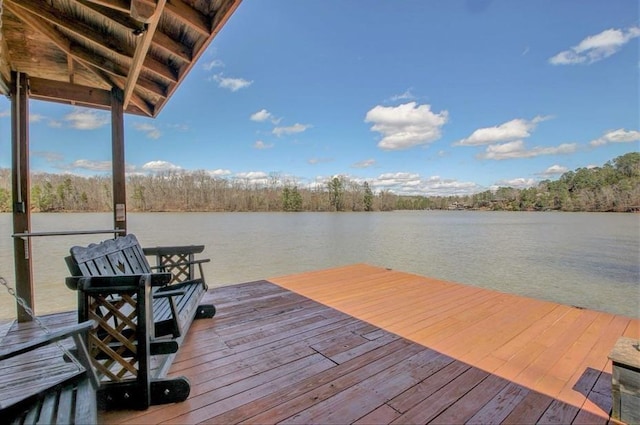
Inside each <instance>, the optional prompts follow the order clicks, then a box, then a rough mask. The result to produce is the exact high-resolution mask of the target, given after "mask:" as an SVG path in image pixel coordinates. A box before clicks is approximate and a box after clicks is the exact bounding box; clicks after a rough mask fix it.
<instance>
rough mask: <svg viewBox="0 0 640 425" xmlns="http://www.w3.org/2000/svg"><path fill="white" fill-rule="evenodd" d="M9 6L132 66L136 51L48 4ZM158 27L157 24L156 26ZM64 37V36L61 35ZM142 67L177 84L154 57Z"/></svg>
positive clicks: (12, 0) (24, 1)
mask: <svg viewBox="0 0 640 425" xmlns="http://www.w3.org/2000/svg"><path fill="white" fill-rule="evenodd" d="M5 1H6V2H7V4H11V5H14V7H12V8H11V11H12V12H14V11H15V9H16V8H21V9H23V10H25V11H27V12H28V13H30V14H32V15H34V16H37V17H40V18H41V19H44V20H45V21H47V22H50V23H51V24H53V25H56V26H59V27H62V28H65V29H66V30H68V31H70V32H72V33H73V34H75V35H76V36H77V37H80V38H81V39H83V40H85V41H87V42H89V43H93V44H96V45H98V46H100V47H102V48H103V49H106V50H108V51H109V52H112V53H114V54H116V55H118V56H119V57H121V58H122V59H123V60H124V61H125V62H127V63H128V64H129V65H130V66H131V64H132V60H133V59H132V56H134V54H135V53H134V51H133V49H131V48H130V47H129V46H127V45H126V44H124V43H122V42H118V40H114V39H113V38H112V37H107V36H105V34H102V33H99V32H97V31H95V30H94V29H93V28H92V27H90V26H89V25H86V24H83V23H81V22H78V21H77V20H74V19H71V18H69V17H66V16H63V15H61V14H60V11H59V10H57V9H55V8H53V7H51V6H49V5H47V4H46V3H44V4H43V3H42V2H41V1H38V0H20V2H16V0H5ZM16 15H19V16H20V18H21V19H23V17H24V13H23V14H20V13H16ZM156 25H157V24H156ZM45 26H46V25H45ZM36 29H37V30H38V31H41V30H42V31H46V33H45V35H47V37H48V36H49V35H50V34H51V31H56V30H54V29H53V28H50V29H49V30H48V31H47V30H46V29H45V28H43V26H42V25H40V26H39V27H38V28H36ZM61 36H62V35H61ZM91 53H92V56H96V55H98V53H97V52H93V51H92V52H91ZM142 65H143V66H144V67H145V68H147V69H148V70H149V71H151V72H153V73H154V74H155V75H158V76H159V77H161V78H164V79H167V80H169V81H170V82H173V83H175V82H177V81H178V79H177V75H176V72H175V71H174V70H172V69H171V68H170V67H169V66H168V65H167V64H164V63H162V62H160V61H158V60H156V59H154V58H152V57H147V56H145V57H144V58H143V60H142Z"/></svg>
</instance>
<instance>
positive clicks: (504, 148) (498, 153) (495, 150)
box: [478, 140, 578, 160]
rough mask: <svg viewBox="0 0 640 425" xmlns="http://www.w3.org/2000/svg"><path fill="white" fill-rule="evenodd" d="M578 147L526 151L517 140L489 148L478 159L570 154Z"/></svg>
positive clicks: (569, 144) (564, 146) (543, 148)
mask: <svg viewBox="0 0 640 425" xmlns="http://www.w3.org/2000/svg"><path fill="white" fill-rule="evenodd" d="M577 147H578V144H577V143H563V144H561V145H559V146H555V147H554V146H551V147H535V148H533V149H526V147H525V145H524V142H523V141H522V140H516V141H513V142H508V143H503V144H496V145H490V146H487V149H486V151H485V152H484V153H482V154H479V155H478V158H481V159H495V160H502V159H515V158H533V157H535V156H540V155H559V154H569V153H573V152H575V151H576V149H577Z"/></svg>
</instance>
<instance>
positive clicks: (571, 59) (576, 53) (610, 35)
mask: <svg viewBox="0 0 640 425" xmlns="http://www.w3.org/2000/svg"><path fill="white" fill-rule="evenodd" d="M636 37H640V27H637V26H634V27H630V28H627V29H626V30H625V29H614V28H611V29H607V30H604V31H602V32H601V33H598V34H595V35H591V36H588V37H586V38H585V39H584V40H582V41H581V42H580V43H578V44H577V45H575V46H573V47H571V48H569V49H567V50H563V51H561V52H560V53H558V54H556V55H555V56H553V57H551V58H549V63H551V64H552V65H576V64H592V63H594V62H598V61H601V60H602V59H605V58H608V57H609V56H611V55H613V54H615V53H617V52H618V51H620V50H621V49H622V47H623V46H624V45H625V44H627V43H628V42H630V41H631V40H633V39H634V38H636Z"/></svg>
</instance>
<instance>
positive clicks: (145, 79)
mask: <svg viewBox="0 0 640 425" xmlns="http://www.w3.org/2000/svg"><path fill="white" fill-rule="evenodd" d="M240 2H241V0H0V94H4V95H6V96H8V97H9V98H10V99H11V149H12V151H11V156H12V163H11V169H12V170H11V172H12V201H13V232H14V233H13V235H12V236H13V238H14V239H13V240H14V262H15V281H16V295H17V296H18V300H17V301H18V302H17V318H18V321H30V320H32V312H31V310H33V309H34V303H35V301H34V300H35V299H34V280H33V261H34V260H33V255H32V250H31V244H30V242H29V240H30V238H32V237H34V236H52V235H61V234H70V233H69V232H62V233H59V232H40V234H37V233H34V232H32V231H31V212H30V211H31V205H30V204H31V201H30V178H29V131H28V130H29V128H28V122H29V119H28V115H29V109H28V103H29V102H28V101H29V99H38V100H45V101H53V102H60V103H65V104H70V105H77V106H85V107H91V108H99V109H108V110H110V111H111V144H112V161H111V163H112V178H113V189H112V193H113V213H114V229H113V232H111V231H109V230H108V232H110V233H116V234H117V233H126V231H127V218H126V175H125V157H124V114H125V113H130V114H136V115H142V116H147V117H156V116H157V115H158V114H159V113H160V111H161V110H162V108H163V107H164V106H165V105H166V103H167V102H168V101H169V98H170V97H171V95H172V94H173V93H174V92H175V91H176V89H177V88H178V86H179V85H180V83H181V82H182V81H183V80H184V78H185V77H186V76H187V74H188V72H189V70H190V69H191V68H192V67H193V66H194V64H195V63H196V61H197V60H198V58H199V57H200V56H201V55H202V54H203V53H204V51H205V49H206V48H207V46H208V45H209V44H210V43H211V41H212V40H213V38H214V37H215V36H216V34H218V32H219V31H220V29H221V28H222V27H223V26H224V24H225V23H226V22H227V20H228V19H229V17H230V16H231V15H232V14H233V12H234V11H235V10H236V9H237V7H238V6H239V4H240ZM71 233H75V234H77V233H79V232H71ZM80 233H82V232H80ZM84 233H105V231H89V232H84ZM22 302H24V305H25V306H26V308H25V307H23V305H21V303H22Z"/></svg>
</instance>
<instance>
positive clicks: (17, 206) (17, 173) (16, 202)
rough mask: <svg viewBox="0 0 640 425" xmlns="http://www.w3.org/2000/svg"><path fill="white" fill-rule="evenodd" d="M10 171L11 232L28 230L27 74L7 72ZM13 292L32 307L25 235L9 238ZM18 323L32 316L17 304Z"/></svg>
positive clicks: (29, 201)
mask: <svg viewBox="0 0 640 425" xmlns="http://www.w3.org/2000/svg"><path fill="white" fill-rule="evenodd" d="M11 80H12V87H11V174H12V179H11V180H12V183H11V186H12V188H11V189H12V192H11V193H12V198H13V233H27V232H31V190H30V185H31V181H30V178H29V98H28V96H27V86H28V82H27V75H26V74H22V73H17V72H12V73H11ZM13 258H14V263H15V276H16V295H17V296H18V297H20V298H21V299H22V300H24V302H25V303H26V305H27V306H28V307H29V308H30V309H31V310H33V309H34V306H35V297H34V289H33V266H32V263H31V244H30V243H29V239H28V238H14V239H13ZM17 317H18V321H19V322H28V321H31V320H33V318H32V317H31V316H30V315H29V314H28V313H27V311H26V310H25V309H24V308H22V307H21V306H20V305H18V306H17Z"/></svg>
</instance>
